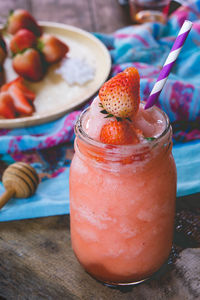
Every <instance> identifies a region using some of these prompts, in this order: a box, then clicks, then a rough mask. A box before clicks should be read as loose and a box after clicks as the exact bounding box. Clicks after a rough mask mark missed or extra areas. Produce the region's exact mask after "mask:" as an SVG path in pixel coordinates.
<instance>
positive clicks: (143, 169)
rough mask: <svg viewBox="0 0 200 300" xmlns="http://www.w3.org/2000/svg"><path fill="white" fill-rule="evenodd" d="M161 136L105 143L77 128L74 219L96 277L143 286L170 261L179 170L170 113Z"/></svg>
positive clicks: (76, 246) (80, 124)
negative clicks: (134, 142)
mask: <svg viewBox="0 0 200 300" xmlns="http://www.w3.org/2000/svg"><path fill="white" fill-rule="evenodd" d="M151 109H154V110H157V112H158V113H159V114H160V115H161V116H162V117H163V119H164V123H165V124H164V129H163V132H162V133H161V134H159V136H157V137H156V138H154V139H150V140H148V141H146V142H144V143H139V144H136V145H116V146H115V145H106V144H103V143H101V142H98V141H95V140H93V139H92V138H90V137H89V136H88V135H87V134H86V132H85V130H84V120H85V118H86V117H87V114H88V110H89V109H86V110H85V111H84V112H83V113H82V114H81V116H80V118H79V120H78V121H77V124H76V127H75V133H76V139H75V155H74V157H73V160H72V163H71V167H70V222H71V241H72V247H73V250H74V253H75V255H76V257H77V259H78V261H79V262H80V264H81V265H82V266H83V268H84V269H85V270H86V271H87V272H88V273H89V274H91V275H92V276H93V277H94V278H96V279H98V280H100V281H101V282H104V283H107V284H110V285H127V284H137V283H139V282H142V281H144V280H146V279H147V278H149V277H150V276H151V275H152V274H153V273H155V272H156V271H158V270H159V268H160V267H161V266H162V265H163V264H164V263H165V261H166V260H167V258H168V256H169V253H170V250H171V247H172V239H173V228H174V215H175V199H176V177H177V176H176V166H175V162H174V159H173V156H172V129H171V126H170V123H169V119H168V117H167V115H166V114H165V113H164V112H163V111H161V110H160V109H159V108H157V107H153V108H151Z"/></svg>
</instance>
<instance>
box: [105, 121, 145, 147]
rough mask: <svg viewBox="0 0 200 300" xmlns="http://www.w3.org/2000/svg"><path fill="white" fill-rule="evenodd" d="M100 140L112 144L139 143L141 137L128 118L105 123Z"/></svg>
mask: <svg viewBox="0 0 200 300" xmlns="http://www.w3.org/2000/svg"><path fill="white" fill-rule="evenodd" d="M100 141H101V142H102V143H104V144H111V145H128V144H137V143H138V142H139V139H138V137H137V134H136V132H135V131H134V129H133V126H132V124H131V122H129V121H128V120H122V121H117V120H115V121H110V122H109V123H107V124H105V125H104V126H103V127H102V129H101V133H100Z"/></svg>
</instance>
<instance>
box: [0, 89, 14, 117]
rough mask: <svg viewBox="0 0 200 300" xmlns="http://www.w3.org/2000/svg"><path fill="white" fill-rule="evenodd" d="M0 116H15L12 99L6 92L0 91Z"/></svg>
mask: <svg viewBox="0 0 200 300" xmlns="http://www.w3.org/2000/svg"><path fill="white" fill-rule="evenodd" d="M0 117H3V118H7V119H13V118H15V108H14V104H13V99H12V97H11V95H10V94H9V93H8V92H2V93H0Z"/></svg>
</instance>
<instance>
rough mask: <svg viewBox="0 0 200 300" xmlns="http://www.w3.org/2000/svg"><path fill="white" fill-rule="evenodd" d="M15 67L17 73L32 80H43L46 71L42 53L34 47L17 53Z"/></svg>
mask: <svg viewBox="0 0 200 300" xmlns="http://www.w3.org/2000/svg"><path fill="white" fill-rule="evenodd" d="M13 68H14V70H15V72H16V73H17V74H19V75H20V76H22V77H24V78H26V79H28V80H30V81H39V80H41V79H42V78H43V76H44V73H45V72H44V66H43V64H42V59H41V55H40V53H39V52H38V51H37V50H35V49H32V48H30V49H26V50H25V51H24V52H23V53H18V54H17V55H15V57H14V58H13Z"/></svg>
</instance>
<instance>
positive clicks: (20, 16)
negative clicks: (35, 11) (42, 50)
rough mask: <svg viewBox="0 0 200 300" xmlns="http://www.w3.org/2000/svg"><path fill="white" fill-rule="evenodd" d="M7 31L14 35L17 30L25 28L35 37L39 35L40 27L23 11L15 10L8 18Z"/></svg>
mask: <svg viewBox="0 0 200 300" xmlns="http://www.w3.org/2000/svg"><path fill="white" fill-rule="evenodd" d="M6 27H7V31H8V32H9V33H11V34H15V33H16V32H17V31H18V30H20V29H22V28H26V29H28V30H30V31H32V32H33V33H34V34H35V35H36V36H40V35H41V27H40V26H39V25H38V24H37V22H36V20H35V19H34V18H33V16H32V15H31V14H30V13H29V12H28V11H27V10H25V9H16V10H14V11H13V12H12V13H11V14H10V15H9V17H8V20H7V26H6Z"/></svg>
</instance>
